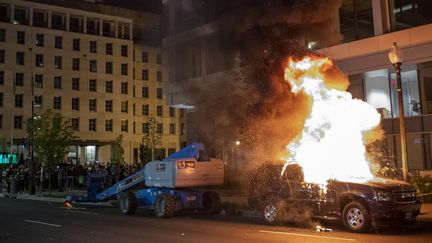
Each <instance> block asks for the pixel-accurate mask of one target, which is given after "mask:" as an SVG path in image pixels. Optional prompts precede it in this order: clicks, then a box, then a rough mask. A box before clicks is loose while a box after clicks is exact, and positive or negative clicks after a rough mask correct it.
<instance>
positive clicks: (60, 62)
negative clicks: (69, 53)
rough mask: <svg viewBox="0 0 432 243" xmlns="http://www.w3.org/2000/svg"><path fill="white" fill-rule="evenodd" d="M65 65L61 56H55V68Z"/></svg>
mask: <svg viewBox="0 0 432 243" xmlns="http://www.w3.org/2000/svg"><path fill="white" fill-rule="evenodd" d="M62 66H63V60H62V57H61V56H55V57H54V68H55V69H62Z"/></svg>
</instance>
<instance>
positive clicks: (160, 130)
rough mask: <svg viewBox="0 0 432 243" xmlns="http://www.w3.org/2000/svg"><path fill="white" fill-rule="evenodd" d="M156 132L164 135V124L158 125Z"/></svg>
mask: <svg viewBox="0 0 432 243" xmlns="http://www.w3.org/2000/svg"><path fill="white" fill-rule="evenodd" d="M156 132H157V133H158V134H163V123H158V124H157V125H156Z"/></svg>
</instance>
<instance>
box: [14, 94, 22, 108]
mask: <svg viewBox="0 0 432 243" xmlns="http://www.w3.org/2000/svg"><path fill="white" fill-rule="evenodd" d="M23 97H24V96H23V95H22V94H16V95H15V107H23Z"/></svg>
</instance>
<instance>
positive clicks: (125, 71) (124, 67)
mask: <svg viewBox="0 0 432 243" xmlns="http://www.w3.org/2000/svg"><path fill="white" fill-rule="evenodd" d="M121 75H128V65H127V63H122V64H121Z"/></svg>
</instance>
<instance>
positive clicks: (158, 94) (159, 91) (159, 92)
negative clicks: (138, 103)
mask: <svg viewBox="0 0 432 243" xmlns="http://www.w3.org/2000/svg"><path fill="white" fill-rule="evenodd" d="M156 98H158V99H162V89H161V88H157V89H156Z"/></svg>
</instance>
